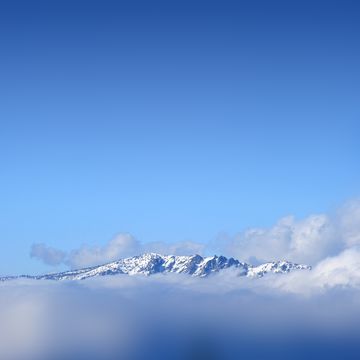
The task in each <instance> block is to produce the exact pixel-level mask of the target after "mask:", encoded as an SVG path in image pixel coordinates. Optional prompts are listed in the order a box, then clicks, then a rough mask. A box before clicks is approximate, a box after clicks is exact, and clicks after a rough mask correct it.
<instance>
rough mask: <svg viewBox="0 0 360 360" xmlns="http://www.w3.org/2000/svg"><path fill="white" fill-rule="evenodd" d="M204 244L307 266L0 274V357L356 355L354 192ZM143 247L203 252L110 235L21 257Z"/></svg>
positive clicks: (359, 347)
mask: <svg viewBox="0 0 360 360" xmlns="http://www.w3.org/2000/svg"><path fill="white" fill-rule="evenodd" d="M209 246H211V247H213V248H214V247H218V248H219V249H220V250H221V253H226V254H228V253H231V254H232V255H234V256H235V257H237V258H239V259H240V260H249V259H255V260H256V261H263V260H275V259H276V260H278V259H288V260H291V261H296V262H304V263H308V264H311V265H312V266H313V269H312V271H297V272H293V273H290V274H286V275H276V274H274V275H267V276H265V277H264V278H261V279H249V278H244V277H239V276H238V274H237V272H236V271H235V270H233V269H227V270H224V271H222V272H220V273H218V274H215V275H214V276H210V277H208V278H193V277H190V276H188V275H181V274H166V275H163V274H158V275H154V276H150V277H144V276H124V275H119V276H108V277H102V278H95V279H89V280H85V281H64V282H52V281H34V280H24V279H22V280H16V281H8V282H3V283H0V359H4V360H25V359H26V360H35V359H36V360H50V359H51V360H65V359H69V360H72V359H76V360H82V359H87V360H100V359H101V360H115V359H125V360H127V359H130V360H131V359H242V358H248V359H275V358H276V359H282V358H292V359H323V358H326V359H358V354H359V353H360V291H359V290H360V289H359V288H360V202H359V201H352V202H350V203H348V204H346V205H344V206H343V207H341V209H339V210H337V211H336V212H335V213H334V214H332V215H324V214H320V215H313V216H310V217H308V218H306V219H303V220H295V219H294V218H293V217H286V218H284V219H281V220H280V221H279V222H278V223H277V224H276V225H275V226H274V227H272V228H270V229H249V230H246V231H243V232H241V233H239V234H237V235H235V236H229V237H225V238H224V237H223V238H222V239H220V240H219V241H218V242H217V243H216V244H211V245H209ZM149 249H150V250H153V251H155V250H156V251H158V252H161V253H194V252H200V253H201V252H203V251H206V247H205V246H204V245H201V244H196V243H190V242H186V243H181V244H180V243H178V244H170V245H167V244H162V243H159V244H154V243H153V244H147V245H145V244H141V243H139V242H137V241H136V240H135V239H134V238H133V237H131V236H130V235H128V234H122V235H119V236H117V237H116V238H115V239H113V240H112V241H110V242H109V243H108V244H107V245H106V246H104V247H98V248H91V247H86V246H84V247H81V248H79V249H75V250H73V251H72V252H69V253H66V252H61V251H60V250H57V249H52V248H49V247H47V246H46V245H44V244H35V245H34V246H33V248H32V251H31V255H32V256H34V257H37V258H40V259H42V260H43V261H45V262H47V263H48V264H50V263H52V264H54V265H55V264H59V263H66V264H68V265H69V266H70V267H77V266H80V265H81V266H86V265H91V264H93V263H95V264H96V263H101V262H106V261H111V260H114V259H116V258H118V257H123V256H127V255H129V256H130V255H132V253H133V252H136V253H138V252H143V251H148V250H149ZM195 249H197V250H195ZM194 250H195V251H194Z"/></svg>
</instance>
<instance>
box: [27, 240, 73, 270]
mask: <svg viewBox="0 0 360 360" xmlns="http://www.w3.org/2000/svg"><path fill="white" fill-rule="evenodd" d="M30 256H31V257H33V258H36V259H39V260H42V261H43V262H44V263H45V264H47V265H52V266H56V265H59V264H61V263H62V262H63V261H64V260H65V257H66V253H65V252H64V251H61V250H58V249H55V248H52V247H50V246H47V245H45V244H41V243H40V244H33V245H32V247H31V250H30Z"/></svg>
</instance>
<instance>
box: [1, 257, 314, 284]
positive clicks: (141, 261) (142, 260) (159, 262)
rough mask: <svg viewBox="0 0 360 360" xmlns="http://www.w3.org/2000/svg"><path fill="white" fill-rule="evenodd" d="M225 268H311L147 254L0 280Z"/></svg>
mask: <svg viewBox="0 0 360 360" xmlns="http://www.w3.org/2000/svg"><path fill="white" fill-rule="evenodd" d="M227 268H234V269H236V270H237V271H238V275H239V276H247V277H255V278H256V277H257V278H259V277H262V276H264V275H265V274H267V273H282V274H284V273H288V272H290V271H293V270H311V267H310V266H308V265H301V264H295V263H291V262H288V261H277V262H269V263H265V264H262V265H259V266H252V265H250V264H247V263H243V262H240V261H239V260H236V259H234V258H226V257H225V256H216V255H215V256H211V257H202V256H200V255H192V256H175V255H159V254H155V253H148V254H143V255H140V256H134V257H130V258H126V259H121V260H118V261H114V262H111V263H108V264H104V265H99V266H93V267H89V268H84V269H79V270H70V271H65V272H61V273H53V274H46V275H39V276H29V275H21V276H13V277H11V276H10V277H3V278H0V280H2V281H5V280H10V279H16V278H28V279H36V280H42V279H43V280H84V279H87V278H91V277H96V276H106V275H116V274H127V275H152V274H158V273H178V274H188V275H191V276H197V277H206V276H209V275H211V274H213V273H217V272H219V271H221V270H223V269H227Z"/></svg>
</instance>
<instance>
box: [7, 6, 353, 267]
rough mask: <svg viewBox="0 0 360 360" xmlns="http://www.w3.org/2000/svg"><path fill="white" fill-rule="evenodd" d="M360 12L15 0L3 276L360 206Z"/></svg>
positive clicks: (10, 26)
mask: <svg viewBox="0 0 360 360" xmlns="http://www.w3.org/2000/svg"><path fill="white" fill-rule="evenodd" d="M358 19H359V5H357V4H356V2H350V1H326V2H325V1H324V2H322V1H311V2H307V1H301V2H300V1H299V2H298V1H294V2H291V4H290V3H289V2H279V1H275V2H271V4H270V2H268V1H255V2H253V1H252V2H250V1H249V2H246V1H237V2H234V3H233V2H230V1H218V2H211V1H210V2H199V1H191V2H187V1H178V2H177V1H176V2H159V1H155V2H148V1H147V2H145V1H144V2H141V1H136V2H115V1H114V2H112V1H97V2H95V1H84V2H82V1H54V2H51V4H50V3H49V2H39V1H33V2H31V4H29V2H25V1H24V2H22V1H2V2H1V3H0V65H1V66H0V158H1V173H0V174H1V176H0V185H1V186H0V213H1V217H0V241H1V251H0V272H1V273H11V272H33V271H39V270H43V269H44V268H43V265H40V264H37V263H36V261H34V260H33V259H30V257H29V249H30V247H31V245H32V244H33V243H35V242H44V243H46V244H49V245H50V246H54V247H57V248H61V249H64V250H70V249H73V248H77V247H79V246H80V245H81V244H83V243H87V244H99V245H101V244H104V243H106V242H107V241H108V240H109V239H110V238H112V237H113V236H114V234H116V233H118V232H129V233H131V234H133V235H134V236H135V237H136V238H137V239H139V240H140V241H142V242H150V241H168V242H175V241H182V240H193V241H198V242H208V241H211V240H213V239H214V238H215V237H216V236H217V234H218V233H220V232H227V233H230V234H233V233H236V232H238V231H240V230H243V229H244V228H247V227H252V226H271V225H272V224H273V223H274V222H275V221H276V220H277V219H278V218H279V217H281V216H284V215H287V214H293V215H295V216H297V217H300V218H301V217H304V216H307V215H308V214H312V213H318V212H326V211H331V210H332V209H334V208H335V207H336V206H337V205H338V204H340V203H342V202H343V201H345V200H347V199H351V198H354V197H358V196H359V195H360V188H359V180H360V169H359V153H360V144H359V140H358V138H359V132H360V122H359V120H360V110H359V95H360V85H359V84H360V67H359V63H360V47H359V45H358V39H359V35H360V23H359V21H358Z"/></svg>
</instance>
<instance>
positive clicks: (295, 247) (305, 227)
mask: <svg viewBox="0 0 360 360" xmlns="http://www.w3.org/2000/svg"><path fill="white" fill-rule="evenodd" d="M219 244H221V247H220V249H221V250H222V251H224V252H225V253H226V254H228V255H231V256H235V257H238V258H239V259H242V260H247V261H249V260H251V259H252V258H256V259H258V260H259V261H274V260H279V259H286V260H289V261H294V262H303V263H307V264H311V265H314V264H316V263H318V262H319V261H321V260H322V259H324V258H326V257H329V256H334V255H336V254H338V253H339V252H340V251H343V250H345V249H347V248H348V247H350V246H353V245H357V244H360V201H359V200H354V201H351V202H349V203H347V204H345V205H344V206H343V207H342V208H341V209H340V210H339V211H338V212H337V213H336V214H334V215H325V214H318V215H311V216H308V217H307V218H305V219H303V220H296V219H295V218H294V217H293V216H287V217H284V218H282V219H280V220H279V221H278V222H277V223H276V224H275V225H274V226H273V227H271V228H252V229H248V230H246V231H243V232H240V233H238V234H236V235H235V236H232V237H230V236H225V237H224V236H222V239H219Z"/></svg>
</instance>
